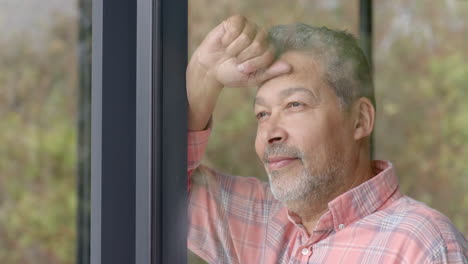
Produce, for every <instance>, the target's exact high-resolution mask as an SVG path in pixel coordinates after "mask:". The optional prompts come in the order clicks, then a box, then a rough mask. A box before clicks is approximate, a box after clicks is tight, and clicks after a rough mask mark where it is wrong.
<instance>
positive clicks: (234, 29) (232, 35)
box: [221, 15, 247, 47]
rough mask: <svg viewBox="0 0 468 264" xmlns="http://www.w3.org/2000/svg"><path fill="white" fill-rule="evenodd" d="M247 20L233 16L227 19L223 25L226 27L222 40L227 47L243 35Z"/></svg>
mask: <svg viewBox="0 0 468 264" xmlns="http://www.w3.org/2000/svg"><path fill="white" fill-rule="evenodd" d="M246 22H247V19H246V18H245V17H243V16H238V15H236V16H231V17H229V18H228V19H226V20H225V21H224V22H223V23H222V25H223V27H224V31H225V33H224V36H223V38H222V39H221V43H222V44H223V45H224V46H225V47H227V46H228V45H229V44H231V43H232V42H233V41H234V40H235V39H236V38H237V37H239V35H240V34H241V33H242V30H243V29H244V26H245V23H246Z"/></svg>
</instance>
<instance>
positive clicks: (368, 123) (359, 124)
mask: <svg viewBox="0 0 468 264" xmlns="http://www.w3.org/2000/svg"><path fill="white" fill-rule="evenodd" d="M353 111H354V115H353V116H354V117H355V118H354V139H355V140H360V139H362V138H365V137H368V136H370V134H371V133H372V131H373V130H374V121H375V108H374V105H373V104H372V102H371V101H370V100H369V99H368V98H365V97H361V98H359V99H358V100H357V101H356V102H355V103H354V107H353Z"/></svg>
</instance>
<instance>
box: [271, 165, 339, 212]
mask: <svg viewBox="0 0 468 264" xmlns="http://www.w3.org/2000/svg"><path fill="white" fill-rule="evenodd" d="M339 164H340V163H338V162H336V161H335V160H334V161H329V162H328V164H327V166H326V168H325V169H323V170H322V171H321V172H315V173H312V172H311V171H310V170H309V169H307V168H303V170H302V171H301V172H300V173H298V175H287V174H288V172H283V173H281V172H279V171H274V172H272V173H268V178H269V180H270V188H271V191H272V193H273V196H274V197H275V198H276V199H277V200H278V201H281V202H283V203H288V202H292V201H300V200H303V201H314V200H315V201H320V200H324V199H327V198H328V197H329V196H330V195H331V194H332V193H334V192H335V191H336V190H337V189H339V188H340V185H342V184H343V179H342V177H343V170H342V167H341V166H340V165H339Z"/></svg>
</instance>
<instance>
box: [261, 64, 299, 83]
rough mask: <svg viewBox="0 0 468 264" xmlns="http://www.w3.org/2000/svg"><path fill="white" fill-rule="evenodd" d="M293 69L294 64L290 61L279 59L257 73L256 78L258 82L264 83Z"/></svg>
mask: <svg viewBox="0 0 468 264" xmlns="http://www.w3.org/2000/svg"><path fill="white" fill-rule="evenodd" d="M291 70H292V66H291V65H290V64H289V63H287V62H285V61H281V60H277V61H276V62H275V63H273V64H272V65H271V66H270V67H269V68H267V69H266V70H265V71H261V72H260V73H258V74H256V75H255V79H256V82H257V83H263V82H266V81H268V80H270V79H272V78H274V77H277V76H280V75H282V74H287V73H289V72H291Z"/></svg>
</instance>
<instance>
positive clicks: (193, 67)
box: [187, 54, 223, 131]
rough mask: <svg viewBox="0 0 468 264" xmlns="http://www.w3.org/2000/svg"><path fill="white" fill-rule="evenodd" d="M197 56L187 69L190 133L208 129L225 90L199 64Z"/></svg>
mask: <svg viewBox="0 0 468 264" xmlns="http://www.w3.org/2000/svg"><path fill="white" fill-rule="evenodd" d="M196 56H197V55H196V54H194V57H193V58H192V60H191V61H190V63H189V65H188V67H187V98H188V104H189V106H188V129H189V130H190V131H200V130H204V129H206V127H207V125H208V122H209V120H210V117H211V115H212V114H213V111H214V108H215V106H216V102H217V100H218V97H219V94H220V93H221V90H222V89H223V85H222V84H221V83H219V82H218V81H217V80H216V78H215V77H214V76H212V75H211V74H210V73H209V72H207V71H206V69H205V68H203V66H201V65H200V64H198V63H197V61H196V58H195V57H196Z"/></svg>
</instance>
